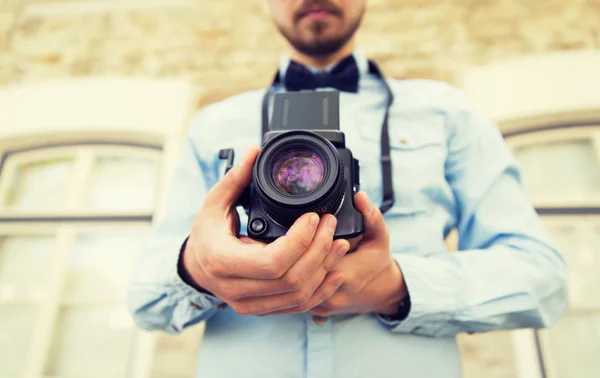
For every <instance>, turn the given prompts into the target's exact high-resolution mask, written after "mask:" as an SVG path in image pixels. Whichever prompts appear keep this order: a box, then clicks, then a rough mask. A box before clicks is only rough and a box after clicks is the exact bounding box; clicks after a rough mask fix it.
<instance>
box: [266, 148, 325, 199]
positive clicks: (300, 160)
mask: <svg viewBox="0 0 600 378" xmlns="http://www.w3.org/2000/svg"><path fill="white" fill-rule="evenodd" d="M324 177H325V163H324V162H323V159H322V158H321V157H320V156H319V155H318V154H317V153H316V152H314V151H310V150H305V149H304V150H303V149H296V150H292V151H289V152H283V153H282V154H281V156H280V157H278V158H277V159H276V160H275V164H274V166H273V182H274V183H275V186H276V187H277V188H278V189H280V190H282V191H283V192H284V193H287V194H291V195H302V194H309V193H312V192H314V191H315V189H317V188H318V187H319V185H320V184H321V183H322V182H323V178H324Z"/></svg>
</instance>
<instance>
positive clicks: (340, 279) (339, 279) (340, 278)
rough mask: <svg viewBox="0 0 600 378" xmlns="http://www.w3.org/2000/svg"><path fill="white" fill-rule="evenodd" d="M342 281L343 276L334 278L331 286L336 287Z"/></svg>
mask: <svg viewBox="0 0 600 378" xmlns="http://www.w3.org/2000/svg"><path fill="white" fill-rule="evenodd" d="M343 283H344V276H341V277H338V278H336V280H335V281H334V283H333V286H335V287H336V288H338V287H340V286H342V284H343Z"/></svg>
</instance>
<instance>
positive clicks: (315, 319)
mask: <svg viewBox="0 0 600 378" xmlns="http://www.w3.org/2000/svg"><path fill="white" fill-rule="evenodd" d="M326 321H327V318H324V317H322V316H319V315H315V316H313V322H315V324H318V325H321V324H323V323H325V322H326Z"/></svg>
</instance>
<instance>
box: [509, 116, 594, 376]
mask: <svg viewBox="0 0 600 378" xmlns="http://www.w3.org/2000/svg"><path fill="white" fill-rule="evenodd" d="M585 138H589V139H591V140H592V142H593V144H594V147H595V151H596V154H597V158H598V162H599V164H600V121H598V122H590V123H589V124H587V125H585V126H583V125H581V126H575V125H567V126H565V127H556V128H546V129H544V128H536V129H531V130H527V129H525V130H523V131H522V133H520V134H519V135H514V136H510V137H508V138H507V139H506V142H507V145H508V147H509V149H510V150H511V152H514V151H515V149H516V148H519V147H524V146H532V145H536V144H542V143H545V142H554V141H568V140H575V139H585ZM533 204H534V206H535V207H536V208H538V209H539V208H552V209H561V208H562V209H566V208H600V198H595V197H594V198H586V199H583V200H581V201H558V200H557V201H534V202H533ZM540 218H541V220H542V222H543V223H544V224H545V225H546V226H552V225H563V224H586V225H587V224H589V223H592V224H600V214H598V215H595V214H590V215H558V214H557V215H540ZM590 310H591V311H599V310H600V309H596V308H589V309H587V308H581V307H580V308H576V309H573V308H570V309H569V311H570V312H573V311H576V312H580V311H590ZM511 337H512V339H513V346H514V357H515V361H516V365H517V370H518V372H519V377H523V378H529V377H535V378H556V377H557V376H558V375H557V373H556V368H555V367H554V364H553V362H552V361H553V357H552V352H551V349H550V348H549V346H548V343H549V339H548V330H547V329H543V330H538V331H537V332H536V331H535V330H531V329H523V330H516V331H512V332H511Z"/></svg>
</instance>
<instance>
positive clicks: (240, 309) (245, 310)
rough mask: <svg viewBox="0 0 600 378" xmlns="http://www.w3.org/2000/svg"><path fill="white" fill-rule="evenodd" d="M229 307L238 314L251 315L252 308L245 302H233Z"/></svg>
mask: <svg viewBox="0 0 600 378" xmlns="http://www.w3.org/2000/svg"><path fill="white" fill-rule="evenodd" d="M231 308H232V309H233V310H234V311H235V312H237V313H238V314H239V315H243V316H245V315H252V308H251V307H250V306H248V305H246V304H242V303H235V304H232V305H231Z"/></svg>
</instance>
